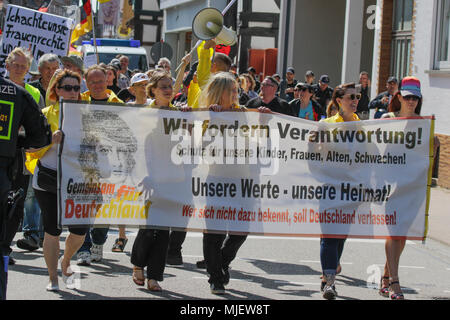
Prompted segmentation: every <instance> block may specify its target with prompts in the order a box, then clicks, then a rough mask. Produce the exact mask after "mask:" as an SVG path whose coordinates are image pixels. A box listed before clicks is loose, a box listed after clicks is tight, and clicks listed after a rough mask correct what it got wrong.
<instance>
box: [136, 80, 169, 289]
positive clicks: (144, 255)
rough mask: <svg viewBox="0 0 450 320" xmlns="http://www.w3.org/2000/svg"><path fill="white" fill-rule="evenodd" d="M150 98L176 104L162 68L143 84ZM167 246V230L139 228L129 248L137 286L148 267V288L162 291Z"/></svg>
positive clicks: (159, 103)
mask: <svg viewBox="0 0 450 320" xmlns="http://www.w3.org/2000/svg"><path fill="white" fill-rule="evenodd" d="M146 90H147V95H148V96H149V97H150V98H152V99H153V100H152V102H151V103H150V104H149V105H148V106H147V107H149V108H152V107H168V108H175V107H174V106H173V104H172V103H171V101H172V98H173V87H172V77H171V76H170V74H169V73H167V72H165V71H156V72H154V73H153V75H152V77H151V78H150V81H149V84H148V86H147V88H146ZM168 246H169V230H162V229H154V228H148V229H139V232H138V234H137V236H136V239H135V241H134V244H133V249H132V251H131V263H132V264H133V275H132V279H133V281H134V283H136V284H137V285H139V286H143V285H144V284H145V276H144V268H145V267H147V289H148V290H150V291H161V290H162V288H161V286H160V285H159V283H158V281H163V280H164V277H163V275H164V269H165V265H166V255H167V248H168Z"/></svg>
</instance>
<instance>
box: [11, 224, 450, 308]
mask: <svg viewBox="0 0 450 320" xmlns="http://www.w3.org/2000/svg"><path fill="white" fill-rule="evenodd" d="M21 236H22V234H21V233H18V234H17V235H16V240H17V239H19V238H20V237H21ZM66 236H67V232H63V234H62V237H61V239H62V242H61V249H62V250H63V249H64V242H63V240H64V239H65V237H66ZM127 236H128V238H129V241H128V245H127V247H126V248H125V252H124V253H113V252H111V247H112V245H113V242H114V240H115V238H116V237H117V230H115V229H112V230H110V233H109V237H108V240H107V242H106V244H105V246H104V259H103V260H102V261H101V262H99V263H93V264H92V265H91V266H90V267H77V266H76V265H75V262H74V261H73V264H74V266H73V267H72V268H73V269H74V270H75V271H76V272H77V279H76V282H75V288H71V289H70V288H66V286H65V284H64V283H63V282H62V279H61V277H60V281H59V286H60V291H59V292H58V293H52V292H47V291H46V290H45V287H46V285H47V283H48V275H47V269H46V265H45V261H44V258H43V254H42V249H39V250H37V251H35V252H25V251H23V250H21V249H19V248H17V247H16V246H14V247H13V249H14V253H13V256H14V258H15V259H16V261H17V263H16V265H14V266H11V267H10V270H9V285H8V295H7V298H8V300H113V299H114V300H115V299H126V300H128V299H131V300H156V301H158V300H177V301H184V300H193V301H197V302H201V301H202V300H205V299H213V300H219V301H234V302H236V301H246V302H248V301H253V300H265V301H270V300H323V298H322V296H321V293H320V290H319V284H320V278H319V277H320V274H321V268H320V262H319V239H316V238H275V237H256V236H250V237H249V238H248V239H247V241H246V242H245V243H244V245H243V246H242V248H241V250H240V251H239V253H238V256H237V258H236V260H235V261H233V263H232V265H231V267H232V269H231V280H230V283H229V285H228V286H227V287H226V289H227V291H226V294H225V295H223V296H215V295H212V294H211V293H210V290H209V285H208V282H207V279H208V278H207V274H206V271H205V270H203V269H198V268H197V267H196V265H195V262H196V261H198V260H200V259H202V258H203V256H202V234H200V233H188V236H187V238H186V241H185V243H184V246H183V258H184V265H183V266H182V267H170V266H168V267H166V270H165V278H164V281H163V282H161V283H160V284H161V286H162V288H163V291H162V292H161V293H151V292H149V291H147V290H146V289H145V287H137V286H136V285H135V284H134V283H133V282H132V280H131V273H132V265H131V263H130V251H131V248H132V245H133V242H134V239H135V237H136V230H133V229H130V230H129V231H128V233H127ZM384 262H385V254H384V241H383V240H358V239H349V240H347V242H346V244H345V249H344V253H343V256H342V260H341V264H342V268H343V270H342V273H341V274H340V275H339V276H338V277H337V282H336V289H337V291H338V294H339V296H338V299H337V300H388V299H386V298H383V297H381V296H380V295H378V292H377V290H376V288H377V287H378V283H379V279H380V277H381V272H382V268H383V265H384ZM400 282H401V285H402V288H403V291H404V294H405V298H406V299H410V300H431V299H432V300H449V299H450V247H449V246H448V245H445V244H442V243H440V242H436V241H433V240H427V242H426V243H425V244H422V243H421V242H418V241H408V242H407V245H406V248H405V251H404V253H403V255H402V257H401V260H400ZM230 303H231V302H230ZM181 311H182V310H180V312H181ZM228 311H230V310H228Z"/></svg>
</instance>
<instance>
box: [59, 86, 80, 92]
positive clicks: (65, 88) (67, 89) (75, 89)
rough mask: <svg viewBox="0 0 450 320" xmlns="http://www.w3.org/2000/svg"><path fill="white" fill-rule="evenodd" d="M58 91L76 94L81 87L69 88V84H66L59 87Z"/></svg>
mask: <svg viewBox="0 0 450 320" xmlns="http://www.w3.org/2000/svg"><path fill="white" fill-rule="evenodd" d="M58 89H63V90H64V91H67V92H69V91H72V90H73V91H75V92H78V91H80V89H81V87H80V86H71V85H70V84H66V85H63V86H59V87H58Z"/></svg>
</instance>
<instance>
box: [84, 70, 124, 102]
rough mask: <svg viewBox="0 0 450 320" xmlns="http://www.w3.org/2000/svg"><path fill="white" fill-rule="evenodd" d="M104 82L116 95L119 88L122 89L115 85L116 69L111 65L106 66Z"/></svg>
mask: <svg viewBox="0 0 450 320" xmlns="http://www.w3.org/2000/svg"><path fill="white" fill-rule="evenodd" d="M106 83H107V85H108V89H109V90H111V91H112V92H114V93H115V94H116V95H118V94H119V92H120V90H122V89H120V87H119V86H118V85H117V69H116V68H114V67H113V66H112V65H107V66H106ZM81 92H84V91H81Z"/></svg>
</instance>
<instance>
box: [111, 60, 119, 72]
mask: <svg viewBox="0 0 450 320" xmlns="http://www.w3.org/2000/svg"><path fill="white" fill-rule="evenodd" d="M109 65H110V66H112V67H114V68H116V69H117V70H120V68H121V66H120V60H119V59H116V58H114V59H112V60H111V62H110V63H109Z"/></svg>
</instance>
